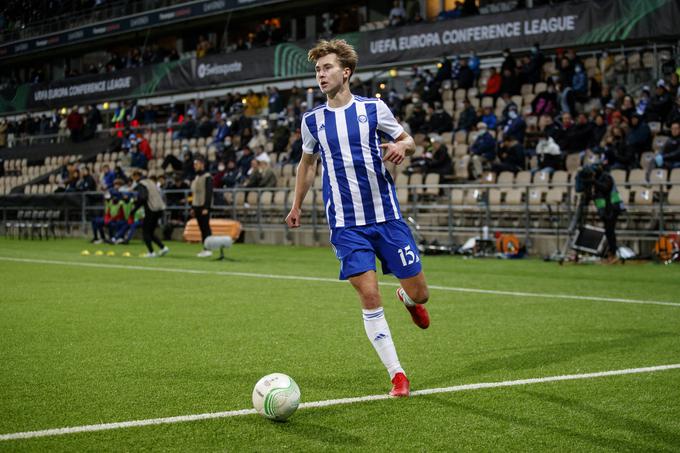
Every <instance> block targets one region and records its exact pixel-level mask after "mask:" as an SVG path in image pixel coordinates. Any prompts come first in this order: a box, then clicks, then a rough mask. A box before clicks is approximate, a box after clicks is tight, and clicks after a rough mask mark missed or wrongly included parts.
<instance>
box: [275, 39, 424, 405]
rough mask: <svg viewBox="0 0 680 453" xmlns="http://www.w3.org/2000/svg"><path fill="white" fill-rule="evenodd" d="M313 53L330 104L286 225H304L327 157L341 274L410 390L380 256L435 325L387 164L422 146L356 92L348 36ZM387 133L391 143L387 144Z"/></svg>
mask: <svg viewBox="0 0 680 453" xmlns="http://www.w3.org/2000/svg"><path fill="white" fill-rule="evenodd" d="M308 57H309V60H310V61H311V62H313V63H314V64H315V70H316V81H317V83H318V84H319V87H320V88H321V91H322V92H323V93H324V94H325V95H326V98H327V102H326V103H325V104H324V105H321V106H318V107H316V108H314V109H313V110H310V111H309V112H307V113H305V115H304V116H303V119H302V140H303V145H302V149H303V156H302V160H301V161H300V164H299V165H298V169H297V177H296V181H295V200H294V201H293V207H292V208H291V210H290V212H289V213H288V216H287V217H286V223H287V224H288V226H289V227H291V228H297V227H299V226H300V212H301V211H300V207H301V206H302V202H303V200H304V198H305V195H307V192H308V191H309V188H310V187H311V185H312V183H313V181H314V176H315V174H316V165H317V161H318V160H319V159H320V160H321V164H322V165H323V201H324V205H325V207H326V216H327V218H328V225H329V227H330V232H331V244H332V245H333V249H334V250H335V254H336V256H337V258H338V260H339V261H340V279H341V280H349V281H350V283H351V284H352V286H354V288H355V289H356V291H357V293H358V295H359V299H360V300H361V306H362V308H363V310H362V311H363V317H364V327H365V330H366V335H367V336H368V339H369V340H370V341H371V344H372V345H373V347H374V348H375V350H376V352H377V353H378V356H380V360H381V361H382V363H383V364H384V365H385V368H387V371H388V373H389V374H390V379H391V380H392V390H391V391H390V395H391V396H408V395H409V392H410V384H409V381H408V379H407V378H406V373H405V372H404V370H403V368H402V367H401V365H400V363H399V358H398V356H397V351H396V349H395V347H394V342H393V341H392V334H391V333H390V328H389V326H388V325H387V320H386V319H385V314H384V312H383V308H382V301H381V298H380V291H379V289H378V279H377V275H376V261H375V260H376V257H377V258H378V259H379V260H380V263H381V265H382V270H383V273H385V274H394V275H395V276H396V277H397V278H398V279H399V281H400V282H401V287H400V288H399V289H398V290H397V298H398V299H399V300H400V301H401V302H402V303H403V304H404V306H405V307H406V309H407V310H408V311H409V312H410V314H411V317H412V319H413V322H414V323H415V324H416V325H417V326H418V327H420V328H421V329H427V327H428V326H429V325H430V318H429V315H428V313H427V310H426V309H425V307H424V306H423V304H424V303H425V302H427V299H428V297H429V295H428V288H427V283H426V282H425V276H424V274H423V272H422V267H421V263H420V256H419V255H418V250H417V248H416V244H415V241H414V239H413V236H412V235H411V231H410V230H409V229H408V226H407V225H406V224H405V223H404V221H403V220H402V217H401V212H400V210H399V203H398V201H397V194H396V190H395V187H394V181H393V180H392V177H391V176H390V174H389V172H388V171H387V170H386V168H385V165H384V162H392V163H394V164H397V165H399V164H401V163H402V162H403V161H404V158H405V156H410V155H412V154H413V153H414V152H415V143H414V142H413V138H411V136H410V135H408V134H407V133H406V132H404V129H403V128H402V127H401V126H400V125H399V123H398V122H397V121H396V120H395V118H394V116H393V115H392V113H391V112H390V110H389V109H388V107H387V105H385V103H384V102H382V101H381V100H380V99H372V98H363V97H359V96H354V95H352V93H351V92H350V91H349V79H350V77H351V76H352V74H353V73H354V70H355V68H356V65H357V54H356V52H355V51H354V48H353V47H352V46H350V45H349V44H347V43H346V42H345V41H343V40H331V41H320V42H319V43H318V44H317V45H316V47H314V48H313V49H311V50H310V51H309V54H308ZM380 136H382V137H386V138H388V139H389V140H391V141H390V142H389V143H385V144H381V143H380ZM383 153H384V154H383Z"/></svg>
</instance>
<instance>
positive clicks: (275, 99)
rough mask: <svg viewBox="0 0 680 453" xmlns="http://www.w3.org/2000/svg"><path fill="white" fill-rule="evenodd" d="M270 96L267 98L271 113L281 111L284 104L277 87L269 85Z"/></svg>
mask: <svg viewBox="0 0 680 453" xmlns="http://www.w3.org/2000/svg"><path fill="white" fill-rule="evenodd" d="M268 91H269V97H268V98H267V105H268V108H269V114H272V113H280V112H281V111H282V110H283V108H284V106H283V99H282V98H281V93H279V89H278V88H276V87H269V90H268Z"/></svg>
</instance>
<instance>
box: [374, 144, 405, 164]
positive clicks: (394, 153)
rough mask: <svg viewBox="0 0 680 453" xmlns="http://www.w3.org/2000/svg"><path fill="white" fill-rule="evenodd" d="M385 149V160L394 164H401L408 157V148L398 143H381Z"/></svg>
mask: <svg viewBox="0 0 680 453" xmlns="http://www.w3.org/2000/svg"><path fill="white" fill-rule="evenodd" d="M380 147H381V148H382V149H384V150H385V155H384V156H383V162H392V163H394V164H397V165H399V164H401V163H402V162H404V158H405V157H406V150H405V149H404V147H403V146H402V145H400V144H398V143H383V144H381V145H380Z"/></svg>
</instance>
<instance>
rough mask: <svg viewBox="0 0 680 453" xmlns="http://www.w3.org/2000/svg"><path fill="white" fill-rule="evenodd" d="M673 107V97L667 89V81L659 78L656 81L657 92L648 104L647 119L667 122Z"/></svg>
mask: <svg viewBox="0 0 680 453" xmlns="http://www.w3.org/2000/svg"><path fill="white" fill-rule="evenodd" d="M672 108H673V98H672V97H671V95H670V93H669V92H668V90H666V82H665V81H664V79H659V81H658V82H657V83H656V92H655V93H654V96H652V98H651V99H650V101H649V105H648V106H647V121H660V122H665V121H666V118H667V117H668V114H669V113H670V112H671V110H672Z"/></svg>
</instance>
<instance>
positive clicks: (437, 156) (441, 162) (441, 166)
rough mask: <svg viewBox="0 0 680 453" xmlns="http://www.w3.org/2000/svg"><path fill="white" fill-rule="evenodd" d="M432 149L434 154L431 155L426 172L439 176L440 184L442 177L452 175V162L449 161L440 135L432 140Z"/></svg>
mask: <svg viewBox="0 0 680 453" xmlns="http://www.w3.org/2000/svg"><path fill="white" fill-rule="evenodd" d="M432 148H433V149H434V152H433V153H432V160H431V161H430V162H429V164H428V167H427V172H428V173H437V174H438V175H439V183H440V184H442V183H443V182H444V181H443V178H444V176H446V175H450V174H453V162H452V161H451V156H450V155H449V150H448V148H447V147H446V145H445V144H444V143H442V137H441V136H440V135H437V136H435V137H434V138H432Z"/></svg>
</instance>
